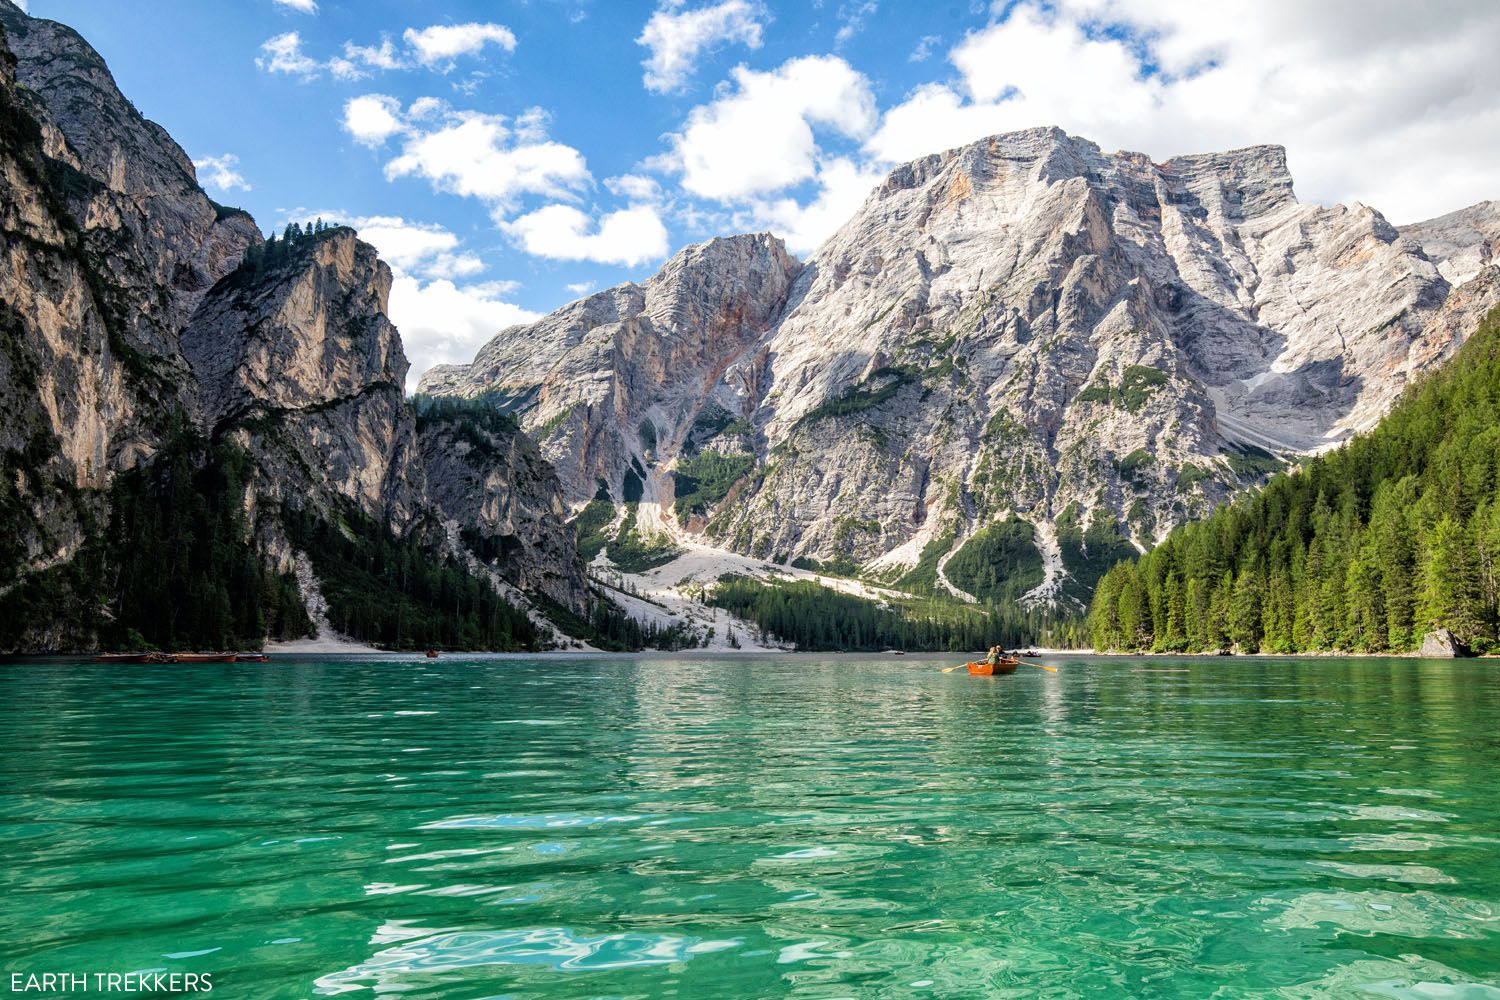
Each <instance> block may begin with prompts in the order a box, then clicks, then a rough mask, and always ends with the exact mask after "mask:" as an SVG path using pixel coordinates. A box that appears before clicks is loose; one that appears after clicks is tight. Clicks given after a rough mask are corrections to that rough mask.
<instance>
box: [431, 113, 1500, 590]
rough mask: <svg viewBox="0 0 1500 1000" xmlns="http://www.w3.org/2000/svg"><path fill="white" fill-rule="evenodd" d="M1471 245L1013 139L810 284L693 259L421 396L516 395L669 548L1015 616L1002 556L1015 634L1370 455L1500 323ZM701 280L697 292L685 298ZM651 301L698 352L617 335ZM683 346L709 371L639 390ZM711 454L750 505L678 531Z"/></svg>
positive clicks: (544, 432)
mask: <svg viewBox="0 0 1500 1000" xmlns="http://www.w3.org/2000/svg"><path fill="white" fill-rule="evenodd" d="M1492 217H1493V213H1492V212H1491V211H1489V210H1487V209H1484V208H1483V207H1477V208H1476V209H1475V210H1471V211H1469V212H1468V213H1467V214H1465V213H1458V214H1457V215H1456V216H1452V217H1445V220H1434V222H1433V223H1428V224H1422V225H1420V226H1415V227H1407V229H1406V230H1398V229H1396V228H1395V227H1393V226H1391V225H1390V224H1389V223H1388V222H1387V221H1386V220H1385V219H1384V217H1383V216H1381V215H1380V213H1379V212H1377V211H1375V210H1374V209H1371V208H1369V207H1367V206H1363V205H1358V204H1355V205H1350V206H1332V207H1324V206H1319V205H1308V204H1302V203H1300V202H1298V201H1297V199H1296V197H1295V195H1294V193H1293V185H1292V178H1291V175H1290V173H1289V172H1288V170H1287V166H1286V159H1285V154H1284V151H1283V150H1282V149H1280V148H1279V147H1275V146H1261V147H1253V148H1250V149H1243V150H1235V151H1230V152H1225V153H1217V154H1207V155H1198V156H1183V157H1177V158H1174V159H1172V160H1169V161H1167V162H1165V163H1154V162H1152V161H1151V160H1150V159H1149V158H1147V157H1145V156H1142V155H1140V154H1135V153H1114V154H1106V153H1104V152H1102V151H1101V150H1100V149H1099V148H1098V147H1097V146H1095V145H1094V144H1092V143H1090V142H1088V141H1086V140H1083V139H1079V138H1076V137H1073V136H1069V135H1067V134H1065V133H1063V132H1062V131H1060V130H1057V129H1033V130H1029V131H1025V132H1018V133H1013V134H1010V135H1004V136H996V137H993V138H990V139H987V140H983V141H981V142H977V143H974V144H971V145H969V146H965V147H962V148H959V149H954V150H950V151H948V152H945V153H941V154H936V155H933V156H928V157H924V158H922V159H920V160H917V161H914V162H912V163H909V164H906V165H904V166H901V167H899V168H897V169H896V170H894V171H893V172H892V173H891V174H890V175H889V176H888V177H887V179H886V180H885V181H884V182H883V183H882V184H881V185H880V186H879V187H877V188H876V190H875V191H873V192H872V193H871V194H870V196H869V198H868V199H867V200H866V202H865V203H864V205H863V206H862V207H861V209H860V210H859V211H858V212H857V213H856V215H855V216H854V218H853V219H851V220H850V221H849V222H848V223H847V224H846V225H845V226H844V227H843V228H842V229H840V230H839V231H838V232H837V233H835V234H834V235H833V236H832V237H831V238H830V239H829V240H828V241H827V242H825V243H824V244H823V245H822V246H821V247H820V248H819V249H818V251H817V252H816V253H815V254H814V255H813V256H812V257H811V258H810V259H809V260H808V261H807V262H806V263H805V264H801V265H798V264H796V263H795V262H793V261H791V260H790V258H787V257H786V255H785V252H784V251H783V250H782V249H781V248H780V246H779V244H777V243H776V242H775V241H772V240H769V239H768V238H767V237H764V236H761V237H735V238H733V239H731V240H715V241H711V242H710V243H707V244H703V245H701V246H698V247H692V248H689V249H688V250H685V251H683V252H682V253H681V254H679V255H678V256H677V257H675V258H673V260H672V261H671V262H669V263H668V265H667V266H666V267H664V268H663V270H662V271H661V273H659V274H658V275H657V276H655V277H653V278H652V279H651V280H650V281H648V282H647V283H646V284H645V285H644V286H641V287H637V286H634V285H626V286H621V288H618V289H611V290H609V291H605V292H600V293H597V294H596V295H594V296H591V297H590V298H588V299H585V300H583V301H582V302H579V303H574V304H573V305H570V306H566V307H564V308H563V309H561V310H559V311H558V312H556V313H553V314H552V315H550V316H547V317H545V318H543V319H541V320H539V321H537V322H536V323H534V324H530V325H527V326H522V327H515V328H512V329H509V330H505V331H502V332H501V333H499V334H498V335H497V336H496V337H495V338H494V339H493V340H492V341H491V342H490V343H489V344H487V345H486V346H485V347H484V348H483V349H481V351H480V352H479V354H478V356H477V357H476V359H475V362H474V363H473V364H472V365H468V366H448V367H444V368H441V369H436V370H434V371H432V372H429V373H428V374H427V375H426V376H424V378H423V380H422V383H421V390H422V391H424V392H429V393H437V394H445V393H446V394H459V395H475V394H478V393H481V392H486V391H492V390H498V391H500V392H502V393H504V394H506V395H507V396H508V398H509V400H510V401H511V405H512V407H513V408H514V409H515V411H516V412H518V413H520V414H521V415H522V420H523V424H524V426H525V427H526V428H527V429H528V430H529V431H531V432H532V433H533V434H534V435H535V436H536V437H537V438H538V439H539V442H540V444H541V446H542V449H543V453H544V454H545V455H546V456H547V457H548V458H549V459H551V460H552V461H554V463H556V464H557V465H558V467H559V470H560V472H561V474H562V477H563V482H564V487H565V491H566V495H567V497H568V500H569V501H570V503H572V504H573V505H574V506H575V507H576V506H579V505H581V504H583V503H584V502H586V501H589V500H590V499H591V498H595V497H608V498H609V499H611V500H612V501H614V502H616V503H623V502H630V501H634V500H639V501H640V511H639V517H640V519H641V521H642V522H643V523H648V524H652V525H653V526H655V527H657V528H659V529H661V530H665V531H668V532H670V533H672V534H673V535H674V536H676V537H678V538H681V539H688V540H695V541H699V542H706V543H709V544H713V545H717V546H720V547H723V548H726V549H729V550H732V551H734V552H737V553H743V554H749V555H753V556H757V557H761V558H763V559H766V560H770V561H773V562H776V563H787V562H797V563H799V564H804V565H806V564H811V565H831V566H839V567H844V568H846V569H851V568H854V567H858V568H859V572H861V573H863V574H865V575H874V576H877V577H881V578H884V579H888V580H894V579H903V578H904V579H906V580H908V582H910V583H913V584H915V585H923V586H928V587H932V588H935V589H949V590H953V591H957V592H960V593H969V592H971V591H976V590H977V591H981V592H979V593H977V594H976V595H975V596H978V597H981V598H993V597H995V596H997V595H999V594H1001V593H1002V592H1005V593H1008V594H1009V596H1010V597H1014V596H1015V592H1014V589H1013V588H1012V590H1011V591H1004V587H1003V586H1002V584H1003V583H1004V581H997V580H994V579H980V578H979V576H983V574H979V576H976V574H975V572H973V570H972V567H973V565H974V564H976V563H982V562H984V561H985V560H986V559H988V560H990V561H994V560H995V559H996V558H1001V557H1002V556H1003V558H1006V559H1009V558H1012V557H1013V558H1014V559H1015V560H1016V567H1017V569H1016V572H1015V573H1013V574H1012V576H1013V577H1014V578H1015V579H1017V580H1019V579H1023V578H1024V579H1025V580H1026V582H1027V584H1028V588H1029V589H1028V592H1027V593H1026V594H1025V595H1023V598H1024V601H1025V603H1029V604H1035V603H1050V602H1054V601H1058V600H1061V601H1063V602H1064V603H1068V602H1072V601H1081V600H1082V599H1084V598H1086V596H1087V592H1088V590H1089V588H1090V587H1091V586H1092V579H1093V578H1094V577H1096V576H1097V573H1098V572H1099V570H1100V564H1101V561H1106V560H1107V558H1109V557H1111V556H1113V555H1117V554H1120V553H1122V552H1124V551H1128V549H1129V548H1144V547H1147V546H1149V545H1151V544H1152V543H1153V541H1154V540H1155V539H1157V538H1159V537H1161V535H1162V534H1163V533H1165V532H1166V531H1167V530H1168V529H1169V528H1171V527H1172V526H1173V525H1175V524H1178V523H1180V522H1182V521H1183V520H1185V519H1188V518H1192V517H1196V516H1199V515H1201V514H1203V513H1205V512H1207V511H1208V510H1210V509H1212V508H1213V507H1214V506H1216V505H1218V504H1220V503H1222V502H1223V501H1224V500H1225V499H1227V498H1228V497H1230V496H1232V495H1234V494H1235V493H1236V492H1238V491H1240V490H1243V489H1245V488H1247V487H1249V486H1252V485H1254V484H1255V483H1257V482H1259V481H1261V480H1262V479H1263V478H1264V476H1265V475H1266V474H1268V473H1269V472H1270V471H1272V470H1274V469H1276V468H1281V467H1284V466H1285V465H1286V464H1287V463H1288V462H1291V461H1295V460H1296V458H1297V456H1299V455H1302V454H1307V453H1312V452H1316V451H1318V450H1321V449H1324V448H1327V447H1330V446H1332V445H1334V444H1336V443H1337V442H1338V441H1340V440H1343V439H1344V438H1346V437H1347V436H1348V435H1350V434H1352V433H1355V432H1357V431H1359V430H1361V429H1363V428H1365V427H1368V426H1370V425H1371V424H1372V423H1373V422H1374V421H1375V420H1376V419H1378V417H1379V416H1380V415H1381V414H1382V413H1383V412H1385V410H1386V409H1387V408H1388V407H1389V405H1390V404H1391V402H1392V401H1393V400H1394V399H1395V398H1396V396H1397V395H1398V394H1399V393H1400V391H1401V389H1402V387H1403V386H1404V385H1405V384H1406V383H1407V382H1408V381H1409V379H1410V378H1411V377H1412V376H1413V375H1414V374H1416V373H1418V372H1420V371H1421V370H1423V369H1424V368H1426V367H1427V366H1429V365H1431V364H1434V363H1436V362H1438V361H1440V360H1442V359H1443V358H1445V357H1447V356H1448V355H1449V354H1451V352H1452V350H1453V349H1454V347H1455V346H1456V345H1457V343H1458V342H1459V340H1460V339H1461V338H1462V336H1463V329H1464V328H1463V327H1462V326H1461V325H1460V323H1459V322H1457V311H1462V312H1464V313H1465V314H1467V313H1468V312H1471V311H1473V310H1477V309H1480V308H1482V307H1483V303H1485V302H1488V301H1491V300H1492V299H1493V297H1494V288H1493V283H1492V282H1490V283H1486V281H1485V280H1484V273H1483V272H1482V271H1479V269H1478V268H1477V267H1475V266H1474V260H1475V259H1486V260H1487V259H1488V258H1486V257H1485V256H1484V255H1485V254H1487V253H1489V250H1488V249H1485V247H1486V246H1487V244H1486V243H1485V242H1484V241H1485V239H1486V238H1487V237H1485V236H1484V232H1486V231H1487V230H1486V229H1485V226H1486V225H1487V222H1486V220H1487V219H1490V218H1492ZM1423 241H1425V244H1424V242H1423ZM1424 245H1425V246H1427V247H1428V248H1429V250H1430V252H1429V250H1424V248H1423V247H1424ZM729 248H734V252H732V253H731V252H729ZM747 251H753V252H747ZM699 261H712V266H713V268H714V269H715V271H717V272H719V273H718V277H717V279H716V280H715V281H714V282H711V283H702V282H701V281H700V282H699V283H697V284H694V283H692V282H690V281H687V280H685V278H686V276H688V275H694V274H696V271H695V268H694V264H695V263H696V262H699ZM767 274H771V275H773V276H776V277H775V280H771V281H766V280H764V276H765V275H767ZM781 275H784V276H785V277H784V278H782V277H780V276H781ZM1456 282H1457V283H1460V284H1462V285H1463V291H1462V294H1461V295H1456V294H1455V283H1456ZM674 284H675V285H679V286H680V288H679V289H678V290H677V291H675V292H673V291H671V290H670V289H671V288H672V286H673V285H674ZM723 288H733V289H736V290H737V292H736V294H735V295H734V296H731V297H730V298H729V299H728V300H727V301H726V300H725V299H724V298H723V297H722V296H721V295H717V294H715V293H716V291H717V290H719V289H723ZM668 299H670V300H672V301H676V302H691V303H692V305H691V307H684V308H681V309H680V310H678V311H677V312H674V313H672V314H671V316H673V317H677V316H680V317H683V318H684V319H686V320H687V321H688V323H690V324H693V325H692V326H689V327H684V326H682V325H674V323H673V322H672V321H671V320H670V319H668V320H667V321H665V322H663V321H659V320H658V319H657V318H656V317H655V316H652V317H651V319H650V322H649V324H648V323H646V322H642V321H641V320H639V319H638V318H637V317H640V316H643V315H645V312H646V311H645V310H643V309H642V308H641V306H639V305H633V304H634V303H642V302H644V301H646V300H655V301H664V300H668ZM1465 302H1466V303H1467V305H1463V306H1462V307H1461V309H1460V307H1459V306H1458V305H1455V303H1465ZM1456 310H1457V311H1456ZM710 330H712V331H716V335H713V336H706V334H707V332H708V331H710ZM726 333H727V334H728V335H726ZM653 337H654V338H655V340H656V341H657V343H653V342H652V340H651V338H653ZM678 343H709V344H712V345H714V349H713V350H712V351H709V352H701V351H700V352H699V353H696V354H695V353H692V352H688V353H679V354H674V355H673V356H672V364H671V365H670V367H667V368H663V367H661V366H660V365H659V364H657V363H656V361H655V359H656V358H657V357H659V356H660V352H661V351H663V350H665V349H667V348H668V346H669V345H673V344H678ZM704 451H714V452H717V453H719V454H720V455H722V456H725V457H726V458H732V459H733V460H734V461H733V463H731V464H732V468H734V469H735V470H736V471H737V472H739V473H740V475H739V477H738V479H737V480H736V481H735V482H734V484H733V486H732V487H731V488H729V489H727V490H719V491H716V492H715V493H714V494H713V495H711V496H709V497H708V498H707V500H706V502H699V501H703V500H704V498H703V496H702V495H701V491H700V492H699V493H697V494H695V495H694V498H695V505H694V506H692V507H688V508H685V507H684V505H683V504H681V503H677V502H676V501H677V499H678V497H677V492H678V487H679V486H681V485H683V484H684V483H688V484H693V483H696V482H697V481H698V476H697V475H696V472H697V471H698V470H699V468H700V466H701V465H702V459H701V458H700V457H699V456H700V455H701V453H702V452H704ZM997 525H1005V526H1007V527H1005V528H1004V532H1003V533H1004V534H1006V535H1007V537H1011V541H1010V542H1007V543H1005V544H1006V546H1008V548H1005V549H1004V552H1003V553H1002V552H1001V550H1000V549H997V548H996V546H997V545H999V544H1000V543H999V542H998V541H997V540H996V538H995V536H994V533H991V534H990V535H986V534H985V532H986V529H987V528H991V527H992V526H997ZM997 530H998V529H997ZM1016 537H1019V538H1023V539H1024V538H1029V546H1028V545H1020V546H1019V549H1027V548H1034V551H1032V552H1030V553H1029V554H1028V553H1027V552H1026V551H1019V549H1018V546H1017V544H1016V542H1015V538H1016ZM976 539H977V540H976ZM971 544H972V545H973V546H975V547H973V548H970V549H969V550H968V553H967V557H966V555H965V549H966V547H967V546H969V545H971ZM1002 548H1004V546H1002ZM981 557H983V558H981ZM955 566H957V567H968V569H967V570H966V571H965V572H963V573H957V574H955V572H953V571H950V570H951V569H952V568H953V567H955ZM955 575H957V576H958V577H959V579H957V580H955V579H954V577H955ZM966 588H967V589H966Z"/></svg>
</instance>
